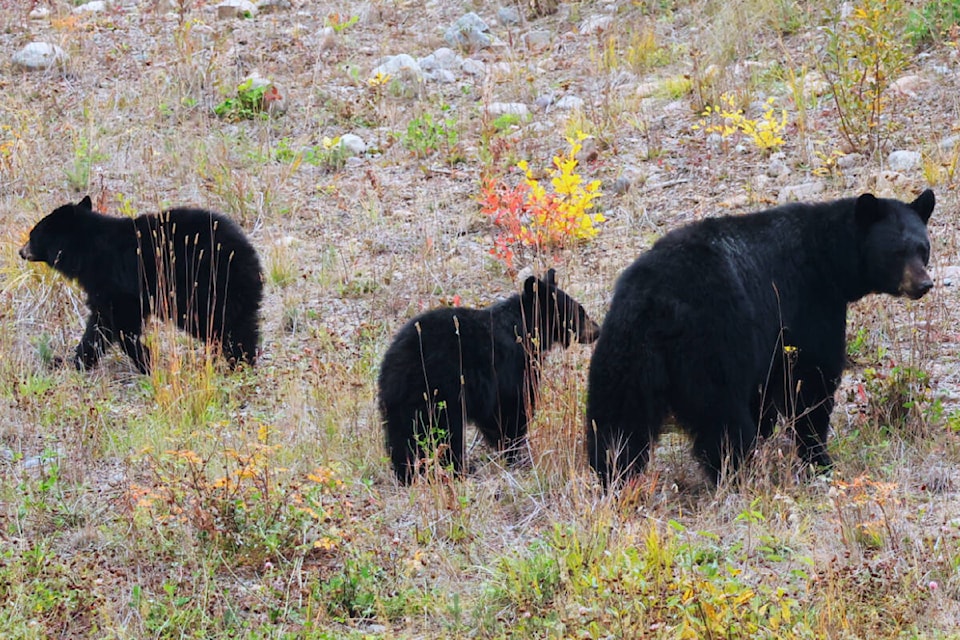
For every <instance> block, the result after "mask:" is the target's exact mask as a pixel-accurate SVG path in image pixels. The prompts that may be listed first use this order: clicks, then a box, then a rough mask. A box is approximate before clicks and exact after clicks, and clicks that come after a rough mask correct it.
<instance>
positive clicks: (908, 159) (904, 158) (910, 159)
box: [887, 149, 922, 171]
mask: <svg viewBox="0 0 960 640" xmlns="http://www.w3.org/2000/svg"><path fill="white" fill-rule="evenodd" d="M921 160H922V156H921V155H920V152H919V151H907V150H905V149H897V150H896V151H891V152H890V155H888V156H887V168H888V169H890V170H891V171H909V170H910V169H915V168H917V167H918V166H920V161H921Z"/></svg>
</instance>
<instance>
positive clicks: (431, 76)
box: [423, 69, 457, 84]
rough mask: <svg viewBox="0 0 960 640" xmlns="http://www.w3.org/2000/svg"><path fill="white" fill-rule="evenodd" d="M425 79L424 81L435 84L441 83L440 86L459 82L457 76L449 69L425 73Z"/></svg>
mask: <svg viewBox="0 0 960 640" xmlns="http://www.w3.org/2000/svg"><path fill="white" fill-rule="evenodd" d="M423 78H424V80H431V81H433V82H439V83H440V84H453V83H454V82H456V81H457V76H455V75H454V74H453V71H450V70H449V69H437V70H436V71H432V72H429V73H424V74H423Z"/></svg>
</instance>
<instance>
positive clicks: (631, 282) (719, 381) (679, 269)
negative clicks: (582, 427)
mask: <svg viewBox="0 0 960 640" xmlns="http://www.w3.org/2000/svg"><path fill="white" fill-rule="evenodd" d="M933 207H934V195H933V192H932V191H929V190H928V191H925V192H924V193H923V194H922V195H921V196H920V197H918V198H917V199H916V200H915V201H914V202H912V203H909V204H908V203H904V202H900V201H899V200H888V199H878V198H875V197H874V196H873V195H870V194H865V195H862V196H860V197H859V198H847V199H843V200H837V201H834V202H827V203H822V204H791V205H786V206H782V207H778V208H775V209H771V210H768V211H763V212H759V213H754V214H750V215H743V216H728V217H720V218H712V219H706V220H702V221H700V222H696V223H694V224H691V225H688V226H686V227H683V228H680V229H677V230H676V231H673V232H671V233H669V234H667V235H666V236H664V237H663V238H662V239H660V241H658V242H657V243H656V244H655V245H654V246H653V248H651V249H650V251H648V252H647V253H645V254H643V255H642V256H640V258H638V259H637V260H636V261H635V262H634V263H633V264H632V265H631V266H630V267H629V268H628V269H627V270H626V271H624V273H623V274H622V275H621V277H620V279H619V280H618V282H617V286H616V291H615V293H614V297H613V301H612V303H611V307H610V311H609V313H608V314H607V316H606V319H605V320H604V323H603V330H602V331H601V335H600V339H599V341H598V342H597V346H596V350H595V351H594V354H593V358H592V360H591V363H590V376H589V389H588V399H587V449H588V457H589V460H590V464H591V465H592V466H593V468H594V469H595V470H596V472H597V473H598V474H599V476H600V479H601V481H602V482H603V483H605V484H608V483H609V482H610V481H613V480H617V479H618V478H625V477H629V476H630V475H632V474H634V473H637V472H639V471H641V470H642V469H643V468H644V466H645V465H646V463H647V461H648V458H649V456H650V448H651V447H652V446H653V445H654V444H655V443H656V440H657V438H658V437H659V435H660V431H661V426H662V423H663V421H664V420H665V419H666V417H667V415H668V414H671V413H672V414H673V415H674V417H675V418H676V420H677V422H678V423H679V424H680V425H681V426H682V427H683V428H684V429H685V430H686V431H687V432H688V433H689V434H690V436H691V437H692V438H693V449H694V453H695V455H696V457H697V458H698V459H699V461H700V462H701V463H702V465H703V467H704V468H705V469H706V471H707V472H708V473H709V475H710V477H711V478H712V479H714V480H715V481H716V480H717V478H718V476H719V474H720V471H721V468H722V466H723V465H722V463H723V462H724V460H725V459H727V460H728V461H729V465H730V468H731V469H736V468H737V466H738V464H739V463H740V461H741V459H742V458H743V457H744V456H745V454H747V453H748V452H749V451H750V450H752V449H753V447H754V445H755V443H756V440H757V437H758V435H763V436H766V435H769V434H770V433H771V432H772V431H773V428H774V426H775V423H776V420H777V418H778V416H779V415H782V416H785V417H793V418H794V428H795V431H796V444H797V451H798V454H799V455H800V457H801V458H802V459H803V460H804V461H805V462H807V463H810V464H813V465H818V466H820V467H829V466H830V465H831V460H830V457H829V455H828V454H827V450H826V449H827V447H826V444H827V434H828V431H829V428H830V413H831V411H832V409H833V403H834V397H833V396H834V391H835V390H836V388H837V384H838V382H839V381H840V375H841V373H842V370H843V366H844V361H845V352H846V344H845V342H846V312H847V304H848V303H849V302H853V301H855V300H858V299H860V298H862V297H863V296H865V295H867V294H869V293H887V294H890V295H894V296H899V295H906V296H908V297H910V298H914V299H916V298H919V297H921V296H922V295H923V294H925V293H926V292H927V291H928V290H929V289H930V288H931V287H932V286H933V283H932V282H931V280H930V277H929V276H928V275H927V272H926V264H927V262H928V260H929V257H930V256H929V254H930V242H929V239H928V237H927V228H926V223H927V220H928V219H929V218H930V215H931V213H932V212H933Z"/></svg>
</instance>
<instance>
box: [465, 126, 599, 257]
mask: <svg viewBox="0 0 960 640" xmlns="http://www.w3.org/2000/svg"><path fill="white" fill-rule="evenodd" d="M584 137H585V136H583V134H580V135H579V136H578V137H577V138H576V139H573V138H568V139H567V143H568V144H569V145H570V148H569V149H568V150H567V151H566V152H565V153H562V154H560V155H558V156H555V157H554V158H553V167H552V168H551V169H549V170H548V174H549V176H550V185H551V187H552V191H550V192H548V191H547V189H546V187H544V186H543V185H542V184H541V183H540V180H539V179H538V178H537V177H535V176H534V172H533V170H532V169H531V168H530V166H529V165H528V164H527V162H526V161H520V162H519V163H517V167H518V168H519V169H520V170H521V171H523V172H524V176H525V179H524V181H523V182H521V183H519V184H518V185H517V186H516V187H513V188H511V187H508V186H506V185H504V184H503V183H498V182H497V181H495V180H493V179H489V180H487V181H486V182H485V184H483V185H482V187H481V195H480V200H481V209H480V211H481V213H483V214H484V215H486V216H489V217H490V218H491V220H492V222H493V224H494V226H495V227H496V228H497V235H496V237H495V238H494V247H493V249H491V251H490V253H491V254H493V255H495V256H497V257H498V258H500V259H501V260H502V261H503V262H504V263H505V264H506V265H507V267H508V268H512V267H513V257H514V250H515V249H517V248H519V249H524V248H527V247H529V248H532V249H533V251H534V253H535V254H536V255H543V254H544V253H546V252H549V251H551V250H553V249H556V248H563V247H565V246H568V245H570V244H574V243H577V242H583V241H586V240H591V239H593V238H594V237H596V235H597V234H598V233H599V231H600V230H599V228H598V227H597V225H598V224H600V223H602V222H603V221H604V220H605V218H604V216H603V214H602V213H590V211H591V209H593V208H594V207H595V206H596V202H595V201H596V200H597V198H599V197H600V196H601V195H602V192H601V190H600V181H599V180H594V181H592V182H588V183H584V181H583V178H582V176H580V174H579V173H577V165H578V164H579V161H578V160H577V154H578V153H580V149H581V148H582V142H583V139H584Z"/></svg>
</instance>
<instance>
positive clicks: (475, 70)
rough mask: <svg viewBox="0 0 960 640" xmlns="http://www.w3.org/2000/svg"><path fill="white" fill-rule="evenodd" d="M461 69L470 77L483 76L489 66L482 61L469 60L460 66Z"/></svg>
mask: <svg viewBox="0 0 960 640" xmlns="http://www.w3.org/2000/svg"><path fill="white" fill-rule="evenodd" d="M460 69H461V70H462V71H463V72H464V73H465V74H467V75H468V76H483V75H486V73H487V65H486V64H484V63H483V61H481V60H475V59H474V58H467V59H466V60H464V61H463V64H461V65H460Z"/></svg>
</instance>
